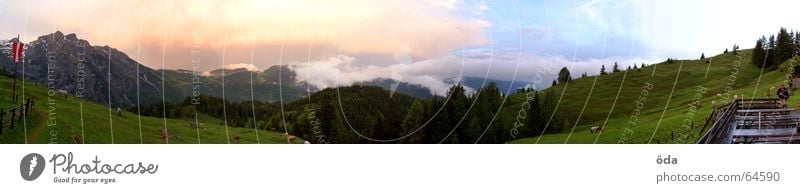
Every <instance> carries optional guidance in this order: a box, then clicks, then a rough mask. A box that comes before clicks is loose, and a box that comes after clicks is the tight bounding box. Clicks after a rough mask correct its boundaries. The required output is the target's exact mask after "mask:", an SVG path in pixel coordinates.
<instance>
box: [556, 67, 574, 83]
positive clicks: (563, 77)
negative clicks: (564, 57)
mask: <svg viewBox="0 0 800 193" xmlns="http://www.w3.org/2000/svg"><path fill="white" fill-rule="evenodd" d="M570 80H572V75H570V73H569V70H568V69H567V67H563V68H561V70H560V71H558V83H559V84H563V83H567V82H569V81H570Z"/></svg>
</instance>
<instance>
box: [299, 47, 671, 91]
mask: <svg viewBox="0 0 800 193" xmlns="http://www.w3.org/2000/svg"><path fill="white" fill-rule="evenodd" d="M355 60H356V58H355V57H352V56H344V55H339V56H333V57H328V58H325V59H322V60H318V61H313V62H304V63H296V64H292V65H290V66H289V67H290V69H292V70H295V72H296V73H297V77H296V79H297V81H304V82H307V83H309V84H311V85H313V86H315V87H318V88H327V87H336V86H347V85H352V84H354V83H358V82H363V81H370V80H373V79H377V78H386V79H394V80H399V81H402V82H407V83H411V84H418V85H422V86H425V87H427V88H428V89H430V90H431V94H436V95H442V96H444V95H445V94H446V93H447V90H448V89H449V87H450V86H452V85H451V84H448V83H447V81H446V80H448V79H453V78H457V77H463V76H470V77H478V78H486V79H492V80H505V81H512V80H513V81H525V82H531V83H533V84H534V85H533V86H534V87H536V88H546V87H548V86H550V82H551V81H552V80H553V79H555V77H556V76H557V73H558V70H560V69H561V68H562V67H568V68H569V69H570V71H571V72H572V75H573V76H574V77H579V76H580V74H582V73H584V72H585V73H587V74H589V75H594V74H598V73H599V72H600V65H602V64H605V65H606V68H607V69H609V70H610V69H611V65H613V63H614V62H617V63H618V64H619V65H620V68H621V69H624V68H626V67H627V66H632V65H633V64H634V63H637V64H641V63H642V62H646V63H648V64H652V62H653V61H656V60H657V59H642V58H633V59H626V58H622V57H616V56H615V57H607V58H592V59H580V60H577V61H575V60H570V59H567V58H565V57H564V56H562V55H538V54H536V53H533V52H505V53H497V54H490V53H483V54H480V52H477V51H476V52H475V53H471V54H470V55H464V56H455V55H448V56H444V57H439V58H434V59H427V60H421V61H416V62H412V63H397V64H392V65H355V64H354V61H355ZM473 89H476V88H473Z"/></svg>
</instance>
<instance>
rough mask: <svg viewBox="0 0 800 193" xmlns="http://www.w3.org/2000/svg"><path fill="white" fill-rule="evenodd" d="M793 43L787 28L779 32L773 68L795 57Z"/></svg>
mask: <svg viewBox="0 0 800 193" xmlns="http://www.w3.org/2000/svg"><path fill="white" fill-rule="evenodd" d="M793 41H794V40H792V36H791V35H790V34H789V32H788V31H787V30H786V28H781V29H780V31H778V36H777V37H776V40H775V51H774V52H773V53H775V55H774V56H775V61H774V63H773V64H772V65H773V66H778V65H780V64H781V63H783V62H785V61H787V60H789V59H790V58H792V57H793V56H794V45H793V43H792V42H793Z"/></svg>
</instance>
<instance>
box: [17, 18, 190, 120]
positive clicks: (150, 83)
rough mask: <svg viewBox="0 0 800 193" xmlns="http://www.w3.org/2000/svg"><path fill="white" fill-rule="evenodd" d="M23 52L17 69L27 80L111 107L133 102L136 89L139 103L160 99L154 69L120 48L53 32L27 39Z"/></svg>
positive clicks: (157, 78)
mask: <svg viewBox="0 0 800 193" xmlns="http://www.w3.org/2000/svg"><path fill="white" fill-rule="evenodd" d="M25 52H26V54H25V65H24V69H22V68H20V69H18V70H17V71H18V72H19V73H20V74H23V70H24V75H25V78H26V80H28V81H33V82H36V83H40V84H43V85H45V86H47V87H48V88H50V89H53V90H66V91H67V92H69V93H70V94H71V95H74V96H77V97H81V98H84V99H87V100H90V101H93V102H96V103H99V104H105V105H108V106H109V107H112V108H114V107H122V108H127V107H132V106H135V105H136V104H137V93H143V94H141V95H139V96H140V97H141V98H139V101H140V102H141V103H142V104H148V103H154V102H157V101H160V100H161V88H160V85H161V78H160V76H158V75H157V74H156V73H155V71H154V70H152V69H150V68H147V67H145V66H143V65H141V64H139V63H138V62H136V61H134V60H132V59H130V58H129V57H128V56H127V55H125V54H124V53H122V52H120V51H119V50H116V49H113V48H110V47H108V46H104V47H100V46H92V45H91V44H90V43H89V42H88V41H86V40H82V39H78V38H77V37H76V36H75V34H69V35H66V36H65V35H64V34H62V33H61V32H56V33H53V34H48V35H45V36H41V37H39V38H38V39H37V40H35V41H33V42H30V43H29V46H28V47H27V48H26V50H25ZM137 66H138V67H139V69H138V72H139V73H138V74H137ZM137 77H138V78H140V82H139V87H138V89H137V82H136V80H137ZM144 93H146V94H144ZM170 99H172V100H175V99H174V98H170Z"/></svg>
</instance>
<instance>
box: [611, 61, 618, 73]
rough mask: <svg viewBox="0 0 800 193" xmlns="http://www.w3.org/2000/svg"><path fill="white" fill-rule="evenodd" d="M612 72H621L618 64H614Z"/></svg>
mask: <svg viewBox="0 0 800 193" xmlns="http://www.w3.org/2000/svg"><path fill="white" fill-rule="evenodd" d="M611 72H615V73H616V72H619V65H617V62H614V68H613V69H612V70H611Z"/></svg>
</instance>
